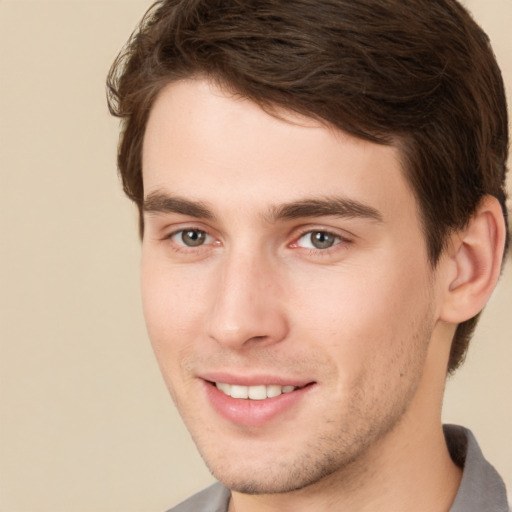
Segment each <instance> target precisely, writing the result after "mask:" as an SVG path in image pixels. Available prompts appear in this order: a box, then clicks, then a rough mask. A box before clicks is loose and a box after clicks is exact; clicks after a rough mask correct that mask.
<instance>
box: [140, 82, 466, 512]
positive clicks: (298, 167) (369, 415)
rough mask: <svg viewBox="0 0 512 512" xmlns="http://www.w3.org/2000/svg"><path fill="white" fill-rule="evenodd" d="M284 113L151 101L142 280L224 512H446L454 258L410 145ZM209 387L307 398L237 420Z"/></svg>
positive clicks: (197, 92) (223, 97) (174, 95)
mask: <svg viewBox="0 0 512 512" xmlns="http://www.w3.org/2000/svg"><path fill="white" fill-rule="evenodd" d="M281 114H282V115H280V116H279V118H277V117H275V116H271V115H269V114H268V113H265V112H264V111H263V110H262V109H261V108H259V107H258V106H257V105H255V104H254V103H252V102H250V101H248V100H245V99H241V98H239V97H234V96H233V95H230V94H229V93H227V92H225V91H223V90H222V89H220V88H219V87H217V86H214V85H212V84H210V83H208V82H207V81H205V80H186V81H181V82H177V83H174V84H170V85H168V86H167V87H166V88H164V89H163V90H162V92H161V93H160V95H159V97H158V98H157V101H156V103H155V105H154V106H153V109H152V112H151V115H150V119H149V122H148V126H147V130H146V135H145V140H144V149H143V180H144V190H145V197H146V211H145V213H144V219H145V234H144V238H143V244H142V266H141V279H142V295H143V305H144V314H145V318H146V322H147V327H148V332H149V336H150V339H151V342H152V345H153V348H154V351H155V353H156V356H157V359H158V361H159V364H160V367H161V370H162V374H163V376H164V379H165V381H166V384H167V386H168V388H169V390H170V392H171V394H172V397H173V399H174V401H175V403H176V405H177V407H178V409H179V411H180V413H181V415H182V417H183V419H184V421H185V423H186V425H187V428H188V429H189V431H190V433H191V435H192V437H193V439H194V441H195V442H196V444H197V447H198V449H199V451H200V453H201V454H202V456H203V458H204V459H205V461H206V463H207V465H208V466H209V468H210V469H211V471H212V472H213V473H214V475H215V476H216V477H217V478H218V479H219V480H220V481H221V482H222V483H224V485H226V486H228V487H229V488H230V489H232V490H233V495H232V500H231V503H230V510H237V511H242V512H249V511H251V510H259V511H266V510H269V511H270V510H281V511H283V510H293V511H307V510H315V511H321V510H332V507H333V506H337V507H339V509H340V510H341V509H342V507H343V510H347V511H356V510H357V511H364V510H373V511H375V510H383V511H387V510H389V511H391V510H392V511H393V512H399V511H401V510H404V511H405V510H415V511H421V510H425V511H427V510H436V511H442V510H448V509H449V506H450V504H451V502H452V501H453V498H454V496H455V494H456V491H457V488H458V484H459V481H460V470H459V469H458V468H457V467H456V466H455V465H454V464H453V463H452V461H451V459H450V457H449V455H448V452H447V449H446V446H445V442H444V437H443V434H442V429H441V419H440V411H441V402H442V395H443V390H444V381H445V374H446V364H447V360H448V353H449V348H450V341H451V338H452V336H453V333H454V329H455V324H454V323H452V322H446V321H443V318H442V317H443V310H444V309H443V308H444V307H445V305H446V301H447V292H446V290H447V289H448V288H449V286H448V283H449V282H450V281H453V279H454V276H455V274H456V270H455V266H454V264H453V260H452V259H450V258H449V257H448V256H443V257H442V258H441V261H440V263H439V265H437V266H436V268H435V270H434V269H433V268H432V266H431V265H430V263H429V261H428V258H427V251H426V246H425V241H424V237H423V234H422V230H421V224H420V220H419V217H418V213H417V204H416V201H415V198H414V196H413V194H412V192H411V190H410V188H409V187H408V185H407V183H406V180H405V179H404V176H403V170H402V168H401V164H400V154H399V151H398V150H397V149H396V148H394V147H392V146H382V145H377V144H373V143H371V142H367V141H362V140H360V139H356V138H354V137H351V136H349V135H347V134H345V133H342V132H340V131H337V130H334V129H332V128H329V127H326V126H324V125H322V124H320V123H319V122H317V121H314V120H312V119H309V118H304V117H300V116H298V115H296V114H291V113H286V112H285V113H281ZM171 198H172V199H171ZM326 199H329V200H330V202H329V203H328V204H327V206H326V207H325V208H324V209H323V210H321V211H319V207H318V205H319V204H320V202H322V201H324V202H325V200H326ZM333 199H335V200H336V201H337V203H336V204H338V205H339V200H340V199H341V200H342V201H344V203H342V205H344V206H347V205H348V210H349V211H351V213H350V215H347V210H346V209H345V210H343V211H341V212H340V211H339V209H338V211H334V210H333V201H332V200H333ZM306 201H309V203H307V204H308V205H309V209H306V208H302V209H300V208H299V209H297V208H296V209H295V213H294V214H293V215H292V214H290V211H291V210H292V209H291V208H290V207H289V206H288V207H286V206H283V205H290V204H295V203H300V204H301V205H303V204H304V202H306ZM322 204H323V205H324V203H322ZM354 204H356V205H358V207H360V208H359V209H355V211H354V209H353V208H352V207H353V205H354ZM324 206H325V205H324ZM287 208H288V209H287ZM351 208H352V210H351ZM283 212H285V213H286V212H288V214H287V215H286V214H285V213H283ZM184 230H185V231H184ZM184 232H185V233H186V232H190V233H191V235H194V236H195V237H196V238H197V237H198V236H202V237H203V239H202V240H203V243H200V244H199V245H192V246H187V243H188V242H190V237H189V238H187V237H186V236H185V237H183V233H184ZM312 233H313V234H317V235H316V236H320V237H324V236H325V234H326V233H327V234H329V236H331V237H332V238H329V239H328V240H331V241H332V245H331V247H327V248H317V247H315V246H314V244H313V241H314V240H312V238H311V234H312ZM213 374H215V375H219V374H221V375H223V376H225V378H226V380H227V379H228V378H230V377H231V376H233V375H234V376H240V375H243V376H244V377H245V378H247V379H249V380H251V379H252V381H251V382H253V381H258V382H259V381H261V380H265V379H267V380H269V381H270V382H266V383H267V384H272V383H273V382H271V381H272V379H276V378H277V377H279V378H280V379H282V380H283V381H290V382H292V381H293V382H298V381H300V382H307V383H311V385H310V386H309V387H308V389H307V391H306V392H305V393H303V395H302V396H301V397H300V399H299V400H297V401H296V402H295V403H294V404H293V405H292V406H291V407H289V408H287V409H286V410H285V411H284V412H283V413H281V414H278V415H277V416H276V417H273V418H272V419H271V420H269V421H266V422H263V423H262V424H261V425H258V426H254V425H241V424H237V423H234V422H232V421H229V420H228V419H226V418H225V417H223V416H222V415H221V414H219V413H218V411H217V410H215V408H214V407H212V405H211V403H210V401H209V400H208V398H207V392H206V391H205V390H206V389H208V388H207V387H208V385H209V384H207V383H206V382H205V380H208V379H207V377H209V376H211V375H213ZM434 491H435V492H434Z"/></svg>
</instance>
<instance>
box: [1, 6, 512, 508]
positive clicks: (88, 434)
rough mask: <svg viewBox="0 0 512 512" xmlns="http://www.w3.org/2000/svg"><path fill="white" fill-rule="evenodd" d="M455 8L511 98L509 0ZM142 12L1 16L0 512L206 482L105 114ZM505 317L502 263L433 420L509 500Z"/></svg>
mask: <svg viewBox="0 0 512 512" xmlns="http://www.w3.org/2000/svg"><path fill="white" fill-rule="evenodd" d="M467 3H468V5H469V6H470V7H471V9H472V10H473V11H474V13H475V16H476V17H477V18H478V20H479V21H480V22H481V23H482V24H483V26H484V27H485V28H486V30H487V31H488V32H489V34H490V36H491V39H492V40H493V42H494V45H495V50H496V53H497V55H498V59H499V61H500V62H501V65H502V69H503V72H504V75H505V79H506V81H507V82H508V86H509V92H510V90H511V89H512V38H511V35H510V20H512V0H495V1H492V0H472V1H468V2H467ZM149 4H150V2H148V1H143V0H134V1H128V0H117V1H116V0H88V1H87V0H83V1H82V0H68V1H52V0H39V1H28V0H10V1H9V0H3V1H2V0H0V52H1V53H0V159H1V160H0V194H1V195H0V223H1V224H0V233H1V239H0V240H1V249H0V250H1V253H0V257H1V264H0V272H1V275H0V290H1V295H0V297H1V298H0V300H1V303H0V312H1V313H0V315H1V318H0V320H1V324H0V327H1V331H0V336H1V340H0V341H1V346H0V350H1V352H0V408H1V409H0V511H6V512H117V511H119V512H120V511H123V512H145V511H148V512H149V511H155V512H156V511H160V510H163V509H165V508H167V507H169V506H171V505H172V504H174V503H175V502H177V501H178V500H180V499H182V498H184V497H185V496H186V495H188V494H189V493H191V492H192V491H194V490H195V489H197V488H200V487H202V486H204V485H205V484H207V483H208V482H209V481H210V477H209V475H208V473H207V471H206V470H205V469H204V468H203V465H202V463H201V461H200V459H199V457H198V456H197V455H196V453H195V449H194V447H193V446H192V443H191V442H190V440H189V438H188V436H187V434H186V432H185V430H184V428H183V427H182V425H181V422H180V421H179V419H178V417H177V415H176V413H175V411H174V409H173V406H172V405H171V401H170V399H169V398H168V396H167V391H166V390H165V388H164V385H163V383H162V381H161V378H160V375H159V373H158V370H157V366H156V363H155V362H154V360H153V355H152V353H151V350H150V347H149V343H148V341H147V337H146V334H145V330H144V325H143V319H142V316H141V312H140V303H139V292H138V257H139V247H138V240H137V233H136V215H135V212H134V209H133V208H132V206H131V205H130V204H129V203H128V201H127V200H125V199H124V197H123V196H122V193H121V191H120V187H119V184H118V181H117V177H116V171H115V145H116V139H117V121H115V120H113V119H111V118H110V117H109V116H108V114H107V111H106V104H105V99H104V78H105V74H106V72H107V69H108V67H109V65H110V63H111V61H112V60H113V58H114V56H115V55H116V53H117V51H118V49H119V48H120V47H121V45H122V44H123V42H124V41H125V39H126V38H127V36H128V35H129V33H130V32H131V30H132V28H133V27H134V25H135V23H136V21H137V20H138V19H139V17H140V16H141V14H142V13H143V12H144V11H145V9H146V8H147V7H148V6H149ZM509 98H510V96H509ZM509 101H510V100H509ZM511 317H512V271H511V268H510V265H509V266H508V267H507V271H506V272H505V275H504V277H503V280H502V282H501V284H500V286H499V289H498V291H497V292H496V294H495V296H494V298H493V299H492V301H491V303H490V305H489V307H488V311H487V312H486V315H485V316H484V318H483V321H482V323H481V325H480V328H479V331H478V335H477V337H476V339H475V340H474V343H473V347H472V350H471V352H470V356H469V358H468V361H467V364H466V366H465V367H464V369H463V370H461V371H460V372H459V374H458V375H457V376H456V377H455V378H453V379H452V380H451V382H450V383H449V385H448V392H447V398H446V407H445V419H446V420H447V421H451V422H457V423H462V424H465V425H468V426H470V427H471V428H472V429H473V430H474V431H475V433H476V434H477V436H478V438H479V439H480V442H481V444H482V446H483V448H484V450H485V452H486V453H487V455H488V457H489V459H490V460H492V461H493V462H494V463H495V465H496V466H497V468H498V469H499V470H500V471H501V473H502V474H503V476H504V478H505V480H506V481H507V484H508V486H509V488H512V457H511V455H512V449H511V441H510V433H511V432H512V412H511V407H510V404H511V401H510V393H511V391H512V375H511V372H510V361H511V359H512V343H511V341H512V319H511Z"/></svg>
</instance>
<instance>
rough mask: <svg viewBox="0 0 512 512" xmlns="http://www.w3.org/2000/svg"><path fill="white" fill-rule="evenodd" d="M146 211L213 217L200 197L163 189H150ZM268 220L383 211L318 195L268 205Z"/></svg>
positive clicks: (372, 216)
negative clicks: (181, 194)
mask: <svg viewBox="0 0 512 512" xmlns="http://www.w3.org/2000/svg"><path fill="white" fill-rule="evenodd" d="M143 211H144V212H147V213H177V214H181V215H188V216H190V217H196V218H198V219H206V220H215V215H214V214H213V212H212V211H211V210H210V208H208V206H207V205H206V204H205V203H203V202H200V201H191V200H189V199H185V198H182V197H178V196H171V195H168V194H166V193H162V192H152V193H151V194H149V195H148V196H147V197H146V199H144V203H143ZM263 217H264V219H265V220H266V221H267V222H269V223H274V222H277V221H279V220H293V219H299V218H305V217H342V218H363V219H369V220H373V221H377V222H382V221H383V217H382V214H381V213H380V212H379V211H378V210H376V209H375V208H373V207H371V206H369V205H366V204H364V203H361V202H359V201H355V200H353V199H348V198H345V197H337V196H336V197H320V198H311V199H302V200H298V201H292V202H290V203H284V204H282V205H278V206H271V207H270V208H269V210H268V211H267V212H266V213H265V214H264V215H263Z"/></svg>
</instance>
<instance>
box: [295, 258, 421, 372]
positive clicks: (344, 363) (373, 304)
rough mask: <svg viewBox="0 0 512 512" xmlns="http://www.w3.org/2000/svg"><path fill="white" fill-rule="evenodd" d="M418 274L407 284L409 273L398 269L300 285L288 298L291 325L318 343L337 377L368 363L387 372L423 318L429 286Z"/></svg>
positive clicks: (350, 272)
mask: <svg viewBox="0 0 512 512" xmlns="http://www.w3.org/2000/svg"><path fill="white" fill-rule="evenodd" d="M381 269H385V271H384V270H381ZM417 269H418V267H416V271H415V272H411V273H410V277H409V278H408V279H407V280H406V279H404V276H407V275H408V270H407V269H406V268H404V266H403V265H401V264H398V263H396V264H395V265H391V264H387V265H382V267H380V268H379V267H378V266H376V265H373V267H372V266H359V267H356V266H353V267H351V268H350V269H347V270H343V271H339V269H332V271H331V272H329V273H324V274H323V275H316V276H315V279H314V280H311V279H309V280H308V279H303V280H301V281H302V282H301V283H300V285H299V286H297V288H296V289H295V293H293V294H292V296H294V297H295V306H293V307H292V308H291V310H295V313H296V316H295V325H300V326H301V327H300V329H301V331H302V332H305V333H306V334H305V338H306V339H310V340H312V339H314V340H320V341H319V344H320V347H318V348H320V350H325V351H326V352H328V353H330V354H331V355H332V357H333V358H335V359H336V361H337V363H338V366H339V368H340V371H343V372H353V371H358V370H357V369H362V368H363V367H364V366H368V364H369V362H370V361H374V362H375V364H376V366H379V365H380V366H383V365H385V366H389V365H390V364H391V360H392V359H396V358H397V357H399V356H398V354H399V353H401V352H403V350H404V346H405V345H406V344H407V342H408V340H409V339H410V338H411V337H412V335H413V333H414V332H415V331H416V330H417V329H418V325H419V324H421V323H422V322H423V321H424V319H425V315H426V314H427V310H428V305H429V295H428V282H427V280H426V279H425V275H421V273H418V270H417ZM413 290H415V292H414V293H412V291H413Z"/></svg>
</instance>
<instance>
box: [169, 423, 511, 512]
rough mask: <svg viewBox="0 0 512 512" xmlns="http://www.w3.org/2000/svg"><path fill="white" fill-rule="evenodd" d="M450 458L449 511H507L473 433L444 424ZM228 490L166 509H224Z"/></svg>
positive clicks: (212, 490)
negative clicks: (454, 484)
mask: <svg viewBox="0 0 512 512" xmlns="http://www.w3.org/2000/svg"><path fill="white" fill-rule="evenodd" d="M444 434H445V437H446V442H447V444H448V449H449V450H450V454H451V456H452V459H453V460H454V461H455V463H456V464H458V465H459V466H461V467H463V468H464V471H463V474H462V481H461V483H460V487H459V490H458V492H457V496H455V501H454V502H453V504H452V506H451V508H450V512H509V510H510V509H509V507H508V503H507V492H506V490H505V484H504V483H503V480H502V479H501V477H500V476H499V475H498V473H497V472H496V470H495V469H494V468H493V467H492V466H491V465H490V464H489V463H488V462H487V461H486V460H485V458H484V456H483V454H482V451H481V450H480V447H479V446H478V443H477V442H476V439H475V437H474V436H473V434H472V433H471V432H470V431H469V430H467V429H465V428H464V427H458V426H456V425H445V426H444ZM230 495H231V494H230V492H229V489H226V487H224V486H223V485H221V484H219V483H216V484H213V485H212V486H211V487H208V488H207V489H205V490H204V491H201V492H199V493H198V494H195V495H194V496H192V497H191V498H189V499H188V500H186V501H184V502H183V503H181V504H180V505H178V506H176V507H174V508H172V509H170V510H169V511H168V512H227V510H228V505H229V498H230Z"/></svg>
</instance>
